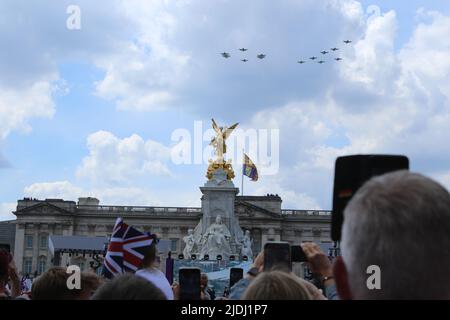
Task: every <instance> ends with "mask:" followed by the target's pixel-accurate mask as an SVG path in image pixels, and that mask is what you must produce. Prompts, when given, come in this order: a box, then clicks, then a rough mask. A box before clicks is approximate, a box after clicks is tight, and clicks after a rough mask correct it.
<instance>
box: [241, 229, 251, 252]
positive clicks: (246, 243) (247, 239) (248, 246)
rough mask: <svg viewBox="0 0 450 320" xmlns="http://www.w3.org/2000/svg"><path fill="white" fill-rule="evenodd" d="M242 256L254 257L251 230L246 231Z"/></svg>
mask: <svg viewBox="0 0 450 320" xmlns="http://www.w3.org/2000/svg"><path fill="white" fill-rule="evenodd" d="M241 256H247V257H248V258H249V259H252V258H253V251H252V239H251V238H250V230H247V231H245V235H244V238H243V240H242V249H241Z"/></svg>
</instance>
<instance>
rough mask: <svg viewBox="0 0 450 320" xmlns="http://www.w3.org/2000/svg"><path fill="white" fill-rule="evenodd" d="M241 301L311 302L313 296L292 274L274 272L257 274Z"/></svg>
mask: <svg viewBox="0 0 450 320" xmlns="http://www.w3.org/2000/svg"><path fill="white" fill-rule="evenodd" d="M241 300H313V295H312V294H311V292H310V290H308V288H307V286H306V285H305V284H304V283H303V282H302V281H301V280H300V279H299V278H298V277H297V276H295V275H294V274H292V273H286V272H283V271H278V270H274V271H266V272H263V273H261V274H259V275H258V276H257V277H256V278H255V279H254V280H253V281H252V282H251V283H250V285H249V286H248V288H247V290H245V292H244V294H243V296H242V297H241Z"/></svg>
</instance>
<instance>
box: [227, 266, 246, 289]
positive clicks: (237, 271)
mask: <svg viewBox="0 0 450 320" xmlns="http://www.w3.org/2000/svg"><path fill="white" fill-rule="evenodd" d="M243 277H244V269H242V268H231V269H230V288H232V287H233V286H234V284H235V283H236V282H238V281H239V280H241V279H242V278H243Z"/></svg>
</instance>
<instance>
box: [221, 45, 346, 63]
mask: <svg viewBox="0 0 450 320" xmlns="http://www.w3.org/2000/svg"><path fill="white" fill-rule="evenodd" d="M343 42H344V43H345V44H350V43H352V41H351V40H344V41H343ZM238 50H239V51H241V52H246V51H248V49H247V48H239V49H238ZM330 50H331V51H333V52H336V51H338V50H339V48H336V47H333V48H330ZM320 53H321V54H322V55H326V54H328V53H329V51H327V50H322V51H320ZM221 55H222V57H224V58H225V59H228V58H230V57H231V54H230V53H229V52H222V53H221ZM256 57H257V58H258V59H260V60H262V59H264V58H265V57H266V54H264V53H259V54H257V55H256ZM309 59H310V60H311V61H314V60H316V59H317V57H316V56H312V57H309ZM240 60H241V61H242V62H247V61H248V59H247V58H244V59H240ZM334 60H336V61H341V60H342V58H340V57H336V58H334ZM297 63H299V64H304V63H306V61H305V60H298V61H297ZM317 63H319V64H322V63H325V60H319V61H317Z"/></svg>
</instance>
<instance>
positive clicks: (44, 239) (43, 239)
mask: <svg viewBox="0 0 450 320" xmlns="http://www.w3.org/2000/svg"><path fill="white" fill-rule="evenodd" d="M47 239H48V236H47V235H41V237H40V239H39V247H40V248H41V249H47V246H48V241H47Z"/></svg>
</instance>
